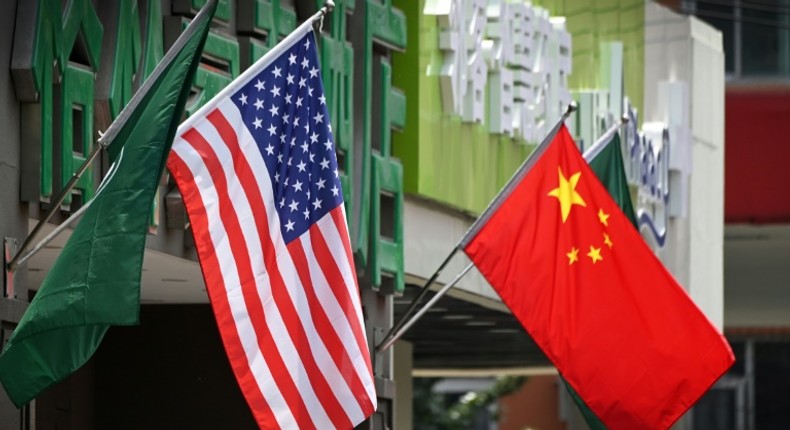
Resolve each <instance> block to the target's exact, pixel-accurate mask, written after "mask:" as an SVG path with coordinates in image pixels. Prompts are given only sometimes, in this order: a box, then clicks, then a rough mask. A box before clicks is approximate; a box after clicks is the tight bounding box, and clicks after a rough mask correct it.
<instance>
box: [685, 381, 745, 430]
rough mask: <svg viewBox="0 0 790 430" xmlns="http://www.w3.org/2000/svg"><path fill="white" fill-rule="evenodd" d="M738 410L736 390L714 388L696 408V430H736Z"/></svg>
mask: <svg viewBox="0 0 790 430" xmlns="http://www.w3.org/2000/svg"><path fill="white" fill-rule="evenodd" d="M737 409H738V408H737V404H736V393H735V390H734V389H732V388H728V389H718V388H713V389H711V390H710V391H708V392H707V393H705V395H704V396H702V398H701V399H700V400H699V402H697V404H696V405H695V406H694V412H693V414H692V417H693V421H694V430H735V424H736V416H735V414H736V412H737Z"/></svg>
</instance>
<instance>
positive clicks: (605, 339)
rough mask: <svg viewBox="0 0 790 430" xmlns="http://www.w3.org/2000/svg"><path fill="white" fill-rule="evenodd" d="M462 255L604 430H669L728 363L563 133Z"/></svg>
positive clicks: (724, 349) (714, 334) (720, 339)
mask: <svg viewBox="0 0 790 430" xmlns="http://www.w3.org/2000/svg"><path fill="white" fill-rule="evenodd" d="M464 251H465V252H466V254H467V255H468V256H469V258H471V260H472V261H473V262H474V264H475V265H476V266H477V268H478V269H479V270H480V272H481V273H482V274H483V275H484V276H485V277H486V279H488V282H489V283H490V284H491V285H492V286H493V287H494V289H495V290H496V291H497V292H498V293H499V295H500V296H501V297H502V300H504V302H505V303H506V304H507V306H508V307H509V308H510V310H511V311H512V312H513V314H514V315H515V316H516V318H518V320H519V321H520V322H521V324H522V325H523V326H524V328H525V329H526V330H527V331H528V332H529V334H530V335H531V336H532V338H533V339H534V340H535V342H537V344H538V345H539V346H540V347H541V349H543V351H544V352H545V353H546V355H547V356H548V357H549V359H551V361H552V362H553V363H554V365H555V366H556V367H557V369H558V370H559V372H560V373H561V374H562V376H563V377H564V378H565V379H566V380H567V381H568V383H569V384H570V385H571V386H572V387H573V388H574V389H575V390H576V392H577V393H578V394H579V395H580V396H581V398H582V399H584V401H585V403H586V404H587V405H588V406H589V407H590V409H592V410H593V412H595V414H596V415H597V416H598V417H599V418H600V419H601V421H603V422H604V424H606V425H607V426H608V427H609V428H610V429H665V428H668V427H670V426H671V425H672V424H673V423H674V422H675V421H676V420H677V419H678V418H680V416H681V415H682V414H683V413H684V412H686V410H688V408H690V407H691V406H692V405H693V404H694V403H695V402H696V401H697V400H698V399H699V398H700V397H701V396H702V395H703V394H704V393H705V392H706V391H707V390H708V389H709V388H710V387H711V385H713V383H715V382H716V380H717V379H718V378H719V377H720V376H721V375H722V374H723V373H724V372H726V371H727V369H728V368H729V367H730V366H731V365H732V363H733V362H734V357H733V354H732V351H731V350H730V347H729V345H728V344H727V341H726V340H725V339H724V336H722V334H721V333H720V332H719V331H718V330H717V329H716V328H715V327H714V326H713V325H712V324H711V323H710V321H709V320H708V319H707V318H706V317H705V315H704V314H703V313H702V312H701V311H700V310H699V309H698V308H697V306H696V305H695V304H694V303H693V302H692V301H691V298H690V297H689V296H688V294H687V293H686V291H685V290H684V289H683V288H682V287H681V286H680V285H678V283H677V282H676V281H675V280H674V279H673V278H672V275H671V274H670V273H669V272H668V271H667V270H666V269H665V268H664V266H663V265H662V264H661V262H660V261H659V260H658V259H657V258H656V257H655V255H653V252H652V251H651V250H650V249H649V248H648V247H647V245H645V243H644V241H643V240H642V237H641V236H640V235H639V233H638V232H637V231H636V229H634V227H633V225H632V224H631V223H630V222H629V220H628V218H626V216H625V215H624V214H623V213H622V212H621V211H620V209H619V208H618V205H617V204H616V203H615V202H614V201H613V200H612V198H611V197H610V196H609V194H608V193H607V191H606V189H605V188H604V187H603V186H602V185H601V183H600V182H599V181H598V179H597V178H596V177H595V174H594V173H593V172H592V171H591V170H590V168H589V166H588V165H587V163H586V162H585V161H584V159H583V158H582V156H581V154H580V153H579V151H578V149H577V148H576V145H575V144H574V142H573V139H572V138H571V137H570V135H569V134H568V131H567V130H566V129H565V127H564V126H563V127H561V128H560V130H559V132H558V133H557V135H556V137H555V138H554V140H553V141H552V142H551V143H550V144H549V146H548V147H547V148H546V150H545V152H544V153H543V154H542V155H540V158H539V159H538V160H537V162H536V163H535V164H534V166H533V168H532V169H531V170H530V171H529V172H527V173H526V175H524V176H523V178H522V179H521V181H520V182H519V183H518V184H516V185H515V187H514V188H513V189H512V192H511V194H510V195H509V196H508V197H507V198H506V199H505V200H504V201H503V203H502V204H501V205H500V206H499V207H498V208H496V209H495V210H494V212H493V213H492V214H491V216H490V218H489V219H488V220H487V221H485V223H484V225H483V226H482V228H481V229H480V230H479V231H478V232H477V233H476V235H475V236H474V237H473V238H472V239H471V240H470V241H469V242H468V243H467V244H466V245H465V247H464Z"/></svg>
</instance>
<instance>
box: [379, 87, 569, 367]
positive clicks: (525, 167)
mask: <svg viewBox="0 0 790 430" xmlns="http://www.w3.org/2000/svg"><path fill="white" fill-rule="evenodd" d="M576 109H577V104H576V102H571V103H569V104H568V107H567V108H566V109H565V112H564V113H563V114H562V117H560V119H559V120H557V123H556V124H555V125H554V127H553V128H552V129H551V131H549V134H548V135H546V137H545V138H544V139H543V141H542V142H540V144H539V145H538V146H537V147H536V148H535V150H534V151H532V154H530V155H529V157H527V159H526V160H524V162H523V163H522V164H521V166H520V167H519V168H518V170H516V173H514V174H513V176H512V177H511V178H510V180H508V182H507V183H506V184H505V186H504V187H503V188H502V190H500V191H499V194H497V195H496V197H494V199H493V200H492V201H491V203H489V204H488V206H487V207H486V208H485V210H483V213H482V215H480V217H478V218H477V220H475V222H474V223H473V224H472V226H471V227H469V229H468V230H467V231H466V233H464V235H463V237H461V240H459V241H458V244H456V245H455V247H454V248H453V249H452V250H451V251H450V255H448V256H447V258H445V259H444V261H443V262H442V264H441V265H440V266H439V268H438V269H436V271H435V272H434V273H433V275H431V277H430V278H429V279H428V282H426V283H425V285H423V286H422V290H420V293H419V294H417V297H415V298H414V299H413V300H412V302H411V303H410V304H409V308H408V309H407V310H406V313H405V314H403V316H401V318H400V320H398V322H397V323H395V324H394V325H393V326H392V328H391V329H390V330H389V332H387V335H386V336H384V340H382V341H381V343H379V344H378V346H376V352H379V353H381V352H384V351H385V350H386V349H387V348H389V347H390V346H391V345H392V344H393V343H394V342H395V341H396V340H398V338H400V336H402V335H403V333H405V331H406V329H407V328H408V327H406V328H404V327H405V326H406V324H407V323H408V325H409V327H411V326H412V325H413V324H414V323H415V322H416V320H417V319H418V318H419V317H420V316H422V314H424V313H425V311H427V310H428V308H430V306H432V305H433V303H435V302H436V301H437V300H439V298H440V297H441V296H443V295H444V293H446V292H447V290H449V287H447V286H445V287H443V288H442V289H441V290H440V291H439V292H437V294H436V295H435V296H434V297H433V298H432V299H431V301H430V302H429V303H427V304H426V305H425V307H424V308H423V310H421V311H420V313H419V314H417V315H415V316H414V318H412V319H409V316H410V314H411V313H412V312H413V311H414V309H415V308H417V306H418V305H419V304H420V301H422V299H423V298H424V297H425V295H426V294H428V291H429V288H430V286H431V285H433V283H434V282H435V281H436V279H437V278H438V277H439V274H440V273H441V272H442V270H444V268H445V267H446V266H447V264H448V263H449V262H450V260H451V259H452V258H453V256H455V254H456V253H457V252H458V251H459V250H460V249H462V248H463V247H464V246H466V245H467V243H468V241H469V240H471V239H472V238H473V237H474V236H476V235H477V233H478V231H479V230H480V228H481V227H482V226H483V224H484V223H485V221H486V220H488V218H489V217H490V216H491V214H492V213H493V212H494V211H496V210H497V209H498V208H499V206H500V205H501V204H502V202H503V201H504V200H505V199H506V198H507V197H508V196H509V195H510V193H511V192H512V191H513V189H514V188H515V187H516V185H518V183H519V182H520V181H521V179H522V178H523V177H524V175H526V174H527V172H529V170H530V169H531V168H532V166H533V165H534V164H535V163H536V162H537V160H538V158H540V156H541V155H542V154H543V152H545V151H546V148H548V146H549V143H551V141H552V140H553V139H554V136H555V135H556V134H557V132H558V131H559V130H560V126H562V124H563V123H565V120H566V119H568V117H569V116H570V115H571V114H572V113H573V112H575V111H576ZM471 266H472V265H471V264H470V265H469V266H467V267H466V268H465V269H464V270H462V275H463V274H466V272H468V271H469V269H471V268H472V267H471ZM459 279H460V277H456V280H454V281H453V283H452V284H453V285H454V283H455V282H457V280H459ZM448 285H449V284H448ZM396 333H397V334H396Z"/></svg>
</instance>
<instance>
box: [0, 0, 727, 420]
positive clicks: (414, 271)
mask: <svg viewBox="0 0 790 430" xmlns="http://www.w3.org/2000/svg"><path fill="white" fill-rule="evenodd" d="M203 3H204V0H128V1H125V0H124V1H114V2H107V1H99V0H68V1H57V0H25V1H22V0H19V1H7V2H3V3H2V4H0V20H3V24H4V25H2V26H0V112H1V113H2V114H0V127H1V128H0V129H2V130H3V132H4V139H3V140H2V141H0V237H2V238H4V248H5V249H4V251H6V253H7V254H9V255H11V254H13V253H14V248H15V247H17V246H19V244H20V243H21V242H22V241H23V240H24V238H25V237H26V235H27V232H28V231H29V230H30V229H32V227H33V225H34V224H35V223H36V222H37V220H38V219H40V218H41V217H42V216H43V214H44V213H45V212H46V210H48V209H49V202H50V201H51V200H52V199H54V197H55V196H56V195H57V194H58V192H59V190H60V188H61V186H62V185H63V184H64V183H65V182H66V181H68V179H69V178H70V176H71V175H72V174H73V172H74V171H75V169H76V167H77V166H78V165H79V163H80V162H81V160H83V159H84V157H85V154H87V153H88V152H89V151H90V149H91V148H92V146H93V145H95V140H96V137H97V133H98V132H99V131H102V130H105V129H106V128H107V126H108V125H109V124H110V123H111V121H112V120H113V118H115V117H116V116H117V115H118V114H119V113H120V111H121V109H122V107H123V106H124V105H125V104H126V103H127V102H128V101H129V99H130V98H131V95H132V94H133V91H134V90H135V89H136V88H138V87H139V85H140V83H141V82H142V80H143V79H144V78H145V77H146V76H147V75H148V74H149V73H151V71H152V70H153V68H154V66H155V65H156V63H157V62H158V61H159V60H160V59H161V58H162V57H163V55H164V52H165V51H166V50H167V48H168V47H169V46H170V45H171V44H172V43H173V41H174V40H175V39H176V37H177V36H178V34H179V33H180V32H181V31H182V30H183V28H184V27H185V26H186V24H187V23H188V21H189V19H190V18H191V17H193V16H194V14H195V13H196V11H197V10H198V9H199V8H200V6H201V5H202V4H203ZM580 3H584V2H572V1H553V0H545V1H539V2H533V3H531V4H529V3H526V2H523V3H521V2H515V3H513V2H504V1H493V0H492V1H488V2H486V1H481V0H464V1H462V0H419V1H414V0H335V4H336V7H335V10H334V11H333V12H332V13H331V14H330V15H329V16H328V17H327V18H326V19H324V21H323V27H322V29H321V32H320V36H319V39H320V44H321V55H322V64H321V66H322V67H321V69H322V76H323V79H324V87H325V90H326V97H327V102H328V104H329V112H330V116H331V119H332V128H333V131H334V135H335V140H336V145H337V150H338V162H339V164H340V166H341V178H342V183H343V186H344V195H345V196H346V204H347V212H348V214H349V224H350V227H351V228H350V231H351V239H352V247H353V251H354V255H355V262H356V266H357V273H358V278H359V281H360V294H361V296H362V303H363V308H364V318H365V324H366V331H367V333H366V334H367V337H368V341H369V344H370V345H371V346H373V345H376V344H378V343H379V342H380V341H381V340H382V339H383V337H384V336H385V335H386V332H387V331H388V330H389V328H390V327H391V326H392V324H393V322H394V321H395V320H396V319H397V318H398V317H400V315H401V314H402V313H403V311H404V310H405V308H406V307H407V306H408V304H409V303H410V301H411V299H412V298H413V297H414V296H415V295H416V292H417V290H418V288H419V286H421V285H422V284H423V283H424V281H425V280H426V279H427V278H428V277H430V275H431V274H432V273H433V271H434V270H435V269H436V268H437V267H438V265H439V264H440V263H441V262H442V261H443V260H444V258H445V257H446V256H447V255H448V254H449V253H450V252H451V251H452V250H453V248H454V247H455V245H456V244H457V243H458V240H459V239H460V238H461V237H462V236H463V234H464V232H465V231H466V230H467V229H468V228H469V226H470V225H471V223H472V222H473V221H474V219H475V218H476V216H477V215H478V214H479V213H480V212H481V211H482V210H483V209H484V208H485V207H486V205H487V203H488V202H489V201H490V199H491V198H492V197H493V196H494V195H495V194H496V193H497V192H498V191H499V189H500V187H501V186H502V185H503V184H504V183H505V182H506V181H507V179H508V178H509V177H510V175H511V174H512V173H513V171H514V170H515V169H516V168H517V167H518V166H519V165H520V164H521V162H522V161H523V160H524V159H525V157H527V156H528V155H529V154H530V153H531V151H532V150H533V148H534V145H535V144H536V143H537V142H539V141H540V140H541V139H542V137H543V135H544V134H545V133H546V132H547V131H548V129H550V128H551V125H552V124H553V122H554V121H556V120H557V119H558V118H559V115H560V114H561V112H562V111H563V109H564V106H565V105H566V104H567V103H568V102H570V101H571V100H577V101H578V102H579V104H580V110H579V112H578V114H577V115H575V116H574V117H572V118H571V119H570V120H569V122H568V125H569V127H570V129H571V130H572V132H573V133H574V135H575V136H576V137H577V138H578V140H579V143H580V146H581V149H582V150H583V149H585V148H587V147H589V146H590V145H591V144H592V142H593V141H594V140H595V139H596V138H597V136H599V135H600V134H601V133H602V132H603V130H605V129H606V128H607V127H608V126H609V125H611V124H613V123H614V122H615V121H617V120H618V118H620V117H621V116H622V115H623V114H628V115H630V117H631V119H632V121H631V125H632V126H631V127H630V128H628V129H627V130H623V133H624V136H625V137H626V138H625V139H623V140H624V145H626V147H625V149H627V153H628V154H630V156H629V158H628V159H627V160H625V161H626V165H627V168H628V172H629V176H630V179H631V182H632V189H633V194H634V196H635V201H637V202H638V204H639V207H640V209H641V210H642V213H643V214H644V218H643V219H644V221H643V223H642V224H641V231H642V233H643V235H644V237H645V239H646V240H647V241H648V243H649V244H650V245H651V246H652V247H653V249H654V250H655V251H656V253H657V254H658V255H659V256H660V258H661V259H662V260H663V261H664V263H665V264H666V265H667V267H668V268H669V269H670V270H671V271H672V272H673V274H674V275H675V276H676V277H677V278H678V280H679V281H680V282H681V284H683V285H684V286H685V287H686V288H687V289H688V291H689V293H690V294H691V296H692V298H693V299H694V300H695V301H696V302H697V303H698V305H699V306H700V307H701V308H702V309H703V311H704V312H705V313H706V315H708V317H709V318H710V319H711V320H712V321H713V322H714V324H716V325H717V326H719V327H721V326H722V322H723V321H724V323H725V325H726V321H727V315H729V314H728V313H727V312H728V311H727V310H726V309H727V308H725V307H724V305H723V294H724V293H723V282H724V280H723V276H724V275H723V271H724V269H723V262H724V258H725V255H724V254H723V252H722V241H723V233H722V231H723V221H722V220H723V218H722V213H723V207H724V200H723V186H724V147H723V142H724V136H723V130H724V110H723V109H724V62H725V59H724V56H723V55H722V48H721V46H722V42H721V36H720V35H719V33H718V32H717V31H715V30H713V29H711V27H710V26H708V25H706V24H704V23H703V22H701V21H699V20H696V19H693V18H686V17H682V16H680V15H677V14H673V13H672V12H669V11H668V10H666V9H663V8H660V7H659V6H656V5H654V4H652V3H645V2H644V1H642V0H612V1H596V2H588V3H589V4H586V5H581V4H580ZM322 4H323V2H322V1H320V0H235V1H234V0H221V1H220V5H219V8H218V10H217V14H216V17H215V20H214V23H213V26H212V32H211V35H210V37H209V39H208V40H207V43H206V47H205V52H204V55H203V59H202V63H201V67H200V69H199V71H198V74H197V76H196V78H195V82H194V85H193V93H192V96H191V99H190V101H189V103H188V106H187V114H189V113H191V112H195V111H196V110H197V109H198V108H199V107H200V106H201V105H202V104H204V103H205V102H207V101H208V100H209V99H211V97H212V96H213V95H215V94H217V93H218V92H219V90H220V89H221V88H223V87H224V86H225V85H226V84H228V83H229V82H230V81H231V80H232V79H233V78H234V77H236V76H238V75H239V74H240V73H241V72H242V71H243V70H244V69H245V68H246V67H248V66H249V65H250V64H251V63H252V62H253V61H255V59H257V58H260V57H261V56H262V55H263V54H264V53H265V52H267V51H268V50H269V49H270V48H271V47H272V46H274V44H276V42H277V41H278V40H279V39H281V38H282V37H284V36H285V35H286V34H288V32H289V31H291V30H292V29H294V28H295V27H296V26H297V25H298V24H299V23H300V22H302V20H304V19H306V18H307V17H309V16H310V15H311V14H312V13H314V12H315V11H316V10H317V8H318V7H320V6H322ZM725 47H726V41H725ZM107 167H108V166H107V163H106V160H102V161H101V162H97V163H95V164H94V165H93V166H92V168H91V169H90V170H89V172H88V173H87V174H86V176H85V178H84V179H83V180H81V181H80V183H79V184H78V186H77V188H76V189H75V191H74V192H73V193H71V195H70V196H69V198H68V199H67V200H66V201H65V202H64V204H63V205H62V206H61V207H60V208H58V212H57V214H56V216H55V217H54V219H53V222H52V224H51V225H49V226H47V228H46V229H45V230H48V231H49V230H51V229H52V228H54V225H56V224H58V223H60V222H62V221H63V220H65V219H66V218H67V217H68V216H69V215H70V214H72V213H73V212H74V211H76V210H77V209H78V208H79V207H80V205H82V204H83V203H84V202H85V201H87V200H88V199H89V198H90V197H91V196H92V194H93V193H94V192H95V189H96V186H97V185H98V183H99V180H100V178H101V177H102V174H103V173H104V172H105V171H106V169H107ZM149 233H150V234H149V236H148V241H147V245H146V255H145V263H144V272H143V281H142V307H141V324H140V326H138V327H113V328H112V329H111V330H110V331H109V333H108V335H107V336H106V338H105V339H104V341H103V343H102V346H101V347H100V348H99V350H98V351H97V353H96V354H95V356H94V358H93V359H91V361H90V362H89V363H88V364H87V365H86V366H84V367H83V368H82V369H81V370H80V371H78V372H76V373H75V374H74V375H73V376H71V377H70V378H68V379H67V380H65V381H64V382H62V383H60V384H58V385H56V386H55V387H53V388H52V389H50V390H49V391H47V392H46V393H44V394H42V395H41V396H40V397H39V398H38V399H37V400H36V401H35V402H33V403H31V404H30V405H28V406H26V407H24V408H23V409H22V410H18V409H16V408H15V407H13V405H11V403H10V402H9V401H8V400H7V399H6V398H5V397H4V394H2V395H0V429H15V430H16V429H49V428H61V429H64V428H65V429H90V428H130V429H131V428H164V427H169V428H183V427H189V428H253V427H254V422H253V420H252V417H251V415H250V414H249V411H248V409H247V405H246V403H245V402H244V400H243V398H242V396H241V393H240V391H239V389H238V387H237V385H236V381H235V378H234V377H233V374H232V372H231V369H230V367H229V366H228V362H227V358H226V356H225V352H224V350H223V348H222V346H221V342H220V339H219V336H218V332H217V329H216V326H215V323H214V318H213V314H212V311H211V309H210V305H209V304H208V298H207V296H206V292H205V288H204V285H203V280H202V277H201V275H200V269H199V266H198V264H197V261H196V253H195V248H194V243H193V240H192V236H191V231H190V227H189V220H188V218H187V217H186V214H185V212H184V207H183V202H182V200H181V198H180V196H179V194H178V192H177V190H176V189H175V186H174V184H173V183H172V181H171V180H170V178H169V177H168V176H167V174H165V176H164V177H163V178H162V182H161V186H160V190H159V195H158V197H157V199H156V201H154V202H151V216H150V228H149ZM67 237H68V233H64V235H63V236H61V237H59V238H58V239H57V240H55V241H54V242H52V243H51V244H50V245H49V246H47V247H46V248H44V250H43V251H42V252H41V253H39V254H38V255H37V256H36V257H35V258H33V259H31V260H30V261H29V262H28V263H27V264H26V265H23V266H21V267H20V269H19V270H17V271H15V272H14V273H13V276H12V277H10V278H9V279H12V280H13V282H12V283H10V282H4V291H3V293H4V294H3V297H2V298H0V322H1V326H2V335H0V339H2V340H3V344H4V343H5V342H6V341H7V340H8V338H9V336H10V334H11V333H12V331H13V329H14V326H15V324H16V323H17V322H18V321H19V320H20V318H21V316H22V314H23V312H24V311H25V309H26V307H27V303H29V301H30V299H31V298H32V297H33V295H34V294H35V291H36V290H37V289H38V286H39V285H40V284H41V282H42V281H43V279H44V276H45V275H46V273H47V271H48V270H49V268H50V267H51V266H52V264H53V262H54V260H55V259H56V258H57V255H58V253H59V252H60V249H61V248H62V246H63V245H64V243H65V241H66V239H67ZM465 264H466V261H465V260H464V258H463V257H461V256H460V255H459V256H457V257H456V259H455V260H453V262H452V263H451V264H450V265H449V266H448V268H447V269H446V270H445V271H444V272H443V274H442V276H440V278H439V285H441V284H443V283H446V282H449V280H450V279H451V278H452V277H453V276H454V275H455V273H457V272H458V270H460V269H461V268H462V267H463V266H464V265H465ZM373 357H374V363H373V364H374V374H375V376H376V389H377V393H378V395H379V410H378V411H377V413H376V414H375V415H374V416H373V417H372V418H371V419H370V420H369V421H368V422H366V423H365V424H363V426H362V428H371V429H373V428H375V429H385V428H395V429H409V428H411V424H412V415H411V399H412V388H411V382H412V380H411V378H412V376H413V375H418V376H426V375H432V376H437V375H438V376H456V375H466V376H469V375H486V376H492V375H494V376H495V375H499V374H505V373H518V374H525V373H526V374H530V375H533V378H534V379H533V381H541V379H540V378H549V379H546V380H544V382H545V384H544V385H543V386H542V388H541V390H548V391H541V390H539V391H538V397H545V396H546V395H549V396H552V398H553V399H557V400H556V402H548V403H547V404H549V406H535V408H541V409H544V408H549V409H551V408H554V407H556V408H557V410H552V411H551V412H550V413H551V414H553V417H552V418H551V420H549V421H547V422H557V423H560V425H565V426H567V427H565V428H579V427H578V426H581V425H582V424H581V421H580V417H579V416H578V415H574V413H573V412H572V411H571V409H567V411H568V412H567V413H566V412H563V411H564V410H565V409H563V406H562V405H564V404H566V403H567V398H566V397H564V394H563V392H562V391H561V390H557V385H556V384H557V378H556V375H554V374H553V373H552V368H551V366H550V363H549V362H548V361H547V360H546V358H545V357H544V356H543V354H542V353H541V352H540V350H539V349H538V348H537V347H536V346H535V345H534V343H533V342H532V341H531V339H530V338H529V336H527V335H526V334H525V333H523V330H522V329H521V328H520V326H519V325H518V323H517V322H516V321H515V320H514V319H513V318H512V317H511V316H510V315H509V313H508V312H507V309H506V308H505V307H504V305H503V304H502V303H501V301H500V300H499V299H498V297H497V296H496V294H495V293H494V292H493V291H492V290H491V289H490V287H489V286H488V285H487V284H486V283H485V281H484V280H483V279H482V277H481V276H480V275H479V274H477V273H471V274H470V275H468V276H467V277H465V278H464V279H463V280H462V282H461V283H460V284H459V286H458V288H456V289H454V290H453V291H452V292H451V293H450V294H449V295H448V296H447V297H445V298H443V299H442V300H441V301H440V302H439V304H438V305H437V306H436V307H435V308H434V309H433V310H432V311H431V312H429V313H428V314H427V315H426V317H425V318H424V319H423V320H422V321H421V322H420V323H418V324H417V325H416V326H415V327H414V328H413V329H412V330H411V331H410V332H409V333H408V334H407V335H406V337H405V339H404V341H402V342H399V343H398V344H396V347H395V348H394V349H393V350H392V351H389V352H387V353H384V354H373ZM534 375H544V376H542V377H536V376H534ZM547 387H548V388H547ZM547 392H548V393H550V394H546V393H547ZM551 405H554V406H551ZM503 428H504V427H503Z"/></svg>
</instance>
